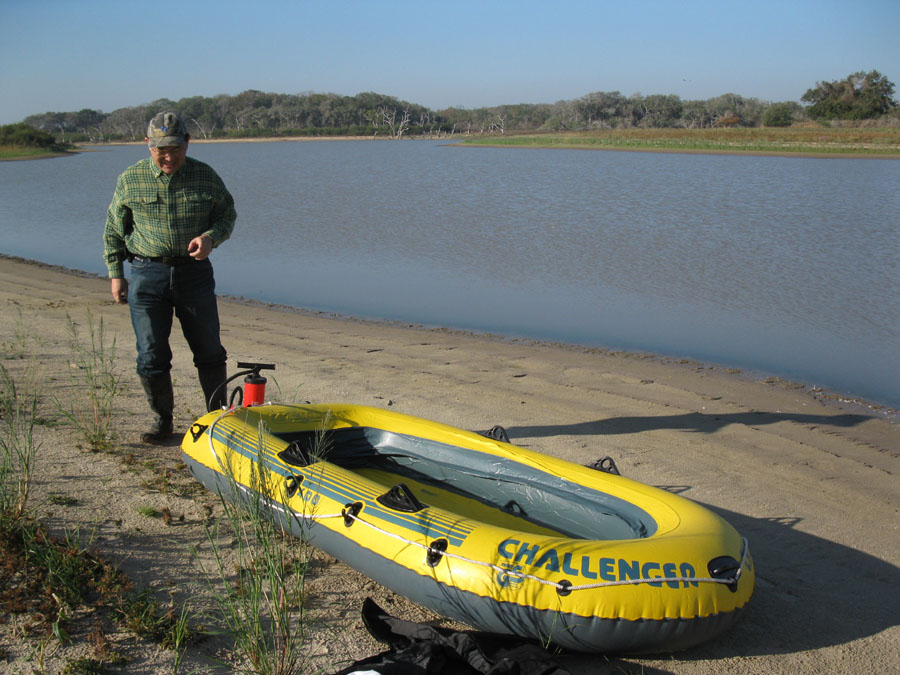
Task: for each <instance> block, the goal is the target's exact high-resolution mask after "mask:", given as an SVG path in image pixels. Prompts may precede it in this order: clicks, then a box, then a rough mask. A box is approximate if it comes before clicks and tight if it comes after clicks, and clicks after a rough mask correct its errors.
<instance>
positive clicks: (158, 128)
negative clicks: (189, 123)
mask: <svg viewBox="0 0 900 675" xmlns="http://www.w3.org/2000/svg"><path fill="white" fill-rule="evenodd" d="M187 136H188V131H187V127H186V126H184V122H182V121H181V118H180V117H179V116H178V115H176V114H175V113H173V112H161V113H159V114H158V115H156V117H154V118H153V119H152V120H150V124H149V125H147V138H148V139H149V142H150V147H151V148H168V147H172V146H176V145H183V144H184V142H185V141H186V140H187Z"/></svg>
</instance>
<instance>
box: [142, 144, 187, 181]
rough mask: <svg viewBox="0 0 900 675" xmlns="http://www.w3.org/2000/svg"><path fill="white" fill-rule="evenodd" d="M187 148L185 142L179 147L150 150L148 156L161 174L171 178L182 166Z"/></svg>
mask: <svg viewBox="0 0 900 675" xmlns="http://www.w3.org/2000/svg"><path fill="white" fill-rule="evenodd" d="M148 142H149V139H148ZM187 146H188V141H185V142H184V143H182V144H181V145H176V146H170V147H166V148H150V156H151V157H152V158H153V162H154V163H155V164H156V166H158V167H159V168H160V170H161V171H162V172H163V173H165V174H168V175H169V176H171V175H172V174H173V173H175V172H176V171H178V169H180V168H181V167H182V165H183V164H184V158H185V157H186V156H187Z"/></svg>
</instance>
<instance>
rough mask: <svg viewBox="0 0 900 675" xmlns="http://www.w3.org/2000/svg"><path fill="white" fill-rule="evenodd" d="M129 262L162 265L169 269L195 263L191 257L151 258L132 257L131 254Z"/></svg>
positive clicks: (144, 256)
mask: <svg viewBox="0 0 900 675" xmlns="http://www.w3.org/2000/svg"><path fill="white" fill-rule="evenodd" d="M131 260H137V261H138V262H156V263H162V264H163V265H168V266H169V267H178V266H179V265H189V264H191V263H192V262H196V261H195V260H194V259H193V258H191V257H183V258H169V257H167V256H158V257H156V258H151V257H150V256H146V255H134V254H131Z"/></svg>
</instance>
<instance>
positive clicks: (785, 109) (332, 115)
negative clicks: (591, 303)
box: [24, 70, 900, 143]
mask: <svg viewBox="0 0 900 675" xmlns="http://www.w3.org/2000/svg"><path fill="white" fill-rule="evenodd" d="M893 96H894V84H893V83H892V82H890V81H888V80H887V78H885V77H884V76H883V75H882V74H881V73H879V72H878V71H877V70H873V71H871V72H869V73H863V72H858V73H853V74H852V75H850V76H848V77H847V78H845V79H843V80H836V81H834V82H819V83H817V84H816V86H815V87H813V88H811V89H809V90H808V91H807V92H806V93H805V94H804V95H803V97H802V98H801V101H803V103H805V104H806V105H801V104H800V103H797V102H793V101H784V102H774V103H773V102H765V101H761V100H760V99H757V98H747V97H743V96H741V95H739V94H733V93H728V94H723V95H721V96H717V97H715V98H711V99H707V100H682V99H681V98H680V97H678V96H677V95H674V94H653V95H649V96H643V95H641V94H634V95H631V96H624V95H623V94H621V93H620V92H618V91H612V92H605V91H598V92H593V93H590V94H586V95H584V96H582V97H580V98H578V99H574V100H569V101H559V102H557V103H552V104H549V103H537V104H528V103H520V104H516V105H501V106H494V107H486V108H474V109H469V108H457V107H452V108H446V109H443V110H437V111H434V110H430V109H429V108H426V107H425V106H422V105H418V104H415V103H410V102H408V101H403V100H399V99H397V98H396V97H393V96H387V95H385V94H378V93H375V92H365V93H361V94H357V95H355V96H341V95H338V94H326V93H309V92H307V93H300V94H276V93H267V92H262V91H257V90H248V91H245V92H242V93H240V94H237V95H235V96H231V95H227V94H220V95H218V96H213V97H203V96H193V97H189V98H182V99H180V100H178V101H171V100H169V99H159V100H156V101H152V102H150V103H146V104H142V105H139V106H134V107H127V108H119V109H117V110H114V111H112V112H111V113H103V112H101V111H100V110H91V109H84V110H80V111H78V112H47V113H43V114H38V115H30V116H28V117H26V118H25V120H24V123H25V124H27V125H29V126H31V127H34V128H35V129H39V130H43V131H46V132H48V133H51V134H54V135H56V137H57V138H58V139H59V140H60V141H61V142H63V143H66V142H69V143H71V142H84V141H91V142H106V141H119V140H125V141H139V140H142V139H143V138H144V133H145V129H146V125H147V120H149V119H150V118H151V117H152V116H153V115H155V114H156V113H157V112H159V111H161V110H174V111H176V112H177V113H178V114H179V115H180V116H181V118H182V119H183V120H184V121H185V123H186V124H187V125H188V128H189V130H190V132H191V134H192V136H193V137H194V138H197V139H211V138H248V137H278V136H371V137H376V138H377V137H383V138H391V139H402V138H405V137H411V136H426V137H445V136H453V135H457V134H459V135H472V134H486V133H494V134H505V133H507V132H531V131H567V130H568V131H578V130H596V129H616V128H709V127H733V126H743V127H758V126H790V125H791V124H794V123H798V122H804V121H814V122H829V121H833V120H857V121H858V120H879V122H880V123H882V124H891V125H896V124H900V115H898V104H897V102H896V101H895V100H894V98H893Z"/></svg>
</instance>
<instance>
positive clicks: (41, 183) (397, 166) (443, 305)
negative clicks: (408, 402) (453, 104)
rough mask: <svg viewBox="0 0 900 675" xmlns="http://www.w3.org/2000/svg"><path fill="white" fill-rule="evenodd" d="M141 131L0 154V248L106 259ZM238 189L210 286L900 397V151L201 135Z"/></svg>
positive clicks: (68, 262)
mask: <svg viewBox="0 0 900 675" xmlns="http://www.w3.org/2000/svg"><path fill="white" fill-rule="evenodd" d="M146 152H147V151H146V148H145V147H143V146H126V147H112V148H107V149H103V150H102V151H99V152H89V153H83V154H80V155H78V156H77V157H72V158H65V159H51V160H41V161H32V162H4V163H0V251H2V252H4V253H7V254H11V255H17V256H22V257H26V258H32V259H36V260H41V261H45V262H49V263H54V264H59V265H65V266H68V267H74V268H77V269H82V270H86V271H89V272H96V273H100V274H105V268H104V267H103V264H102V259H101V249H102V244H101V233H102V229H103V222H104V219H105V212H106V207H107V205H108V204H109V201H110V198H111V196H112V191H113V188H114V185H115V180H116V177H117V175H118V174H119V173H120V172H121V171H122V170H123V169H124V168H125V167H126V166H128V165H129V164H131V163H133V162H134V161H137V160H138V159H139V158H141V157H144V156H145V155H146ZM190 153H191V155H193V156H194V157H197V158H198V159H202V160H204V161H206V162H208V163H210V164H212V165H213V166H214V167H215V168H216V169H217V171H218V172H219V173H220V174H221V175H222V177H223V178H224V180H225V182H226V184H227V185H228V186H229V188H230V189H231V191H232V193H233V194H234V197H235V201H236V204H237V210H238V223H237V226H236V228H235V232H234V235H233V237H232V239H231V240H230V241H228V242H227V243H226V244H224V245H223V246H222V247H221V248H220V249H218V250H216V251H215V253H214V254H213V261H214V263H215V266H216V278H217V283H218V289H219V291H220V292H221V293H225V294H231V295H240V296H244V297H252V298H257V299H260V300H264V301H270V302H277V303H284V304H288V305H292V306H297V307H304V308H310V309H317V310H326V311H330V312H336V313H340V314H347V315H354V316H362V317H370V318H382V319H391V320H400V321H406V322H414V323H421V324H426V325H437V326H448V327H453V328H460V329H470V330H476V331H488V332H494V333H501V334H505V335H509V336H520V337H531V338H537V339H547V340H555V341H561V342H567V343H574V344H584V345H591V346H599V347H609V348H616V349H628V350H639V351H649V352H653V353H658V354H664V355H669V356H675V357H687V358H693V359H698V360H702V361H708V362H713V363H718V364H723V365H728V366H733V367H738V368H744V369H749V370H756V371H762V372H766V373H772V374H775V375H779V376H781V377H784V378H788V379H794V380H799V381H802V382H805V383H809V384H815V385H818V386H822V387H825V388H828V389H833V390H836V391H839V392H842V393H846V394H847V395H853V396H862V397H865V398H868V399H870V400H874V401H878V402H882V403H886V404H888V405H892V406H898V405H900V385H898V383H900V339H898V337H900V162H898V161H892V160H877V159H866V160H858V159H811V158H800V157H797V158H784V157H750V156H714V155H681V154H655V153H629V152H595V151H572V150H531V149H529V150H525V149H496V148H457V147H449V146H447V145H445V144H443V143H441V142H437V141H435V142H431V141H415V142H412V141H410V142H368V141H346V142H309V143H290V142H282V143H228V144H201V143H195V144H192V145H191V149H190Z"/></svg>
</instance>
